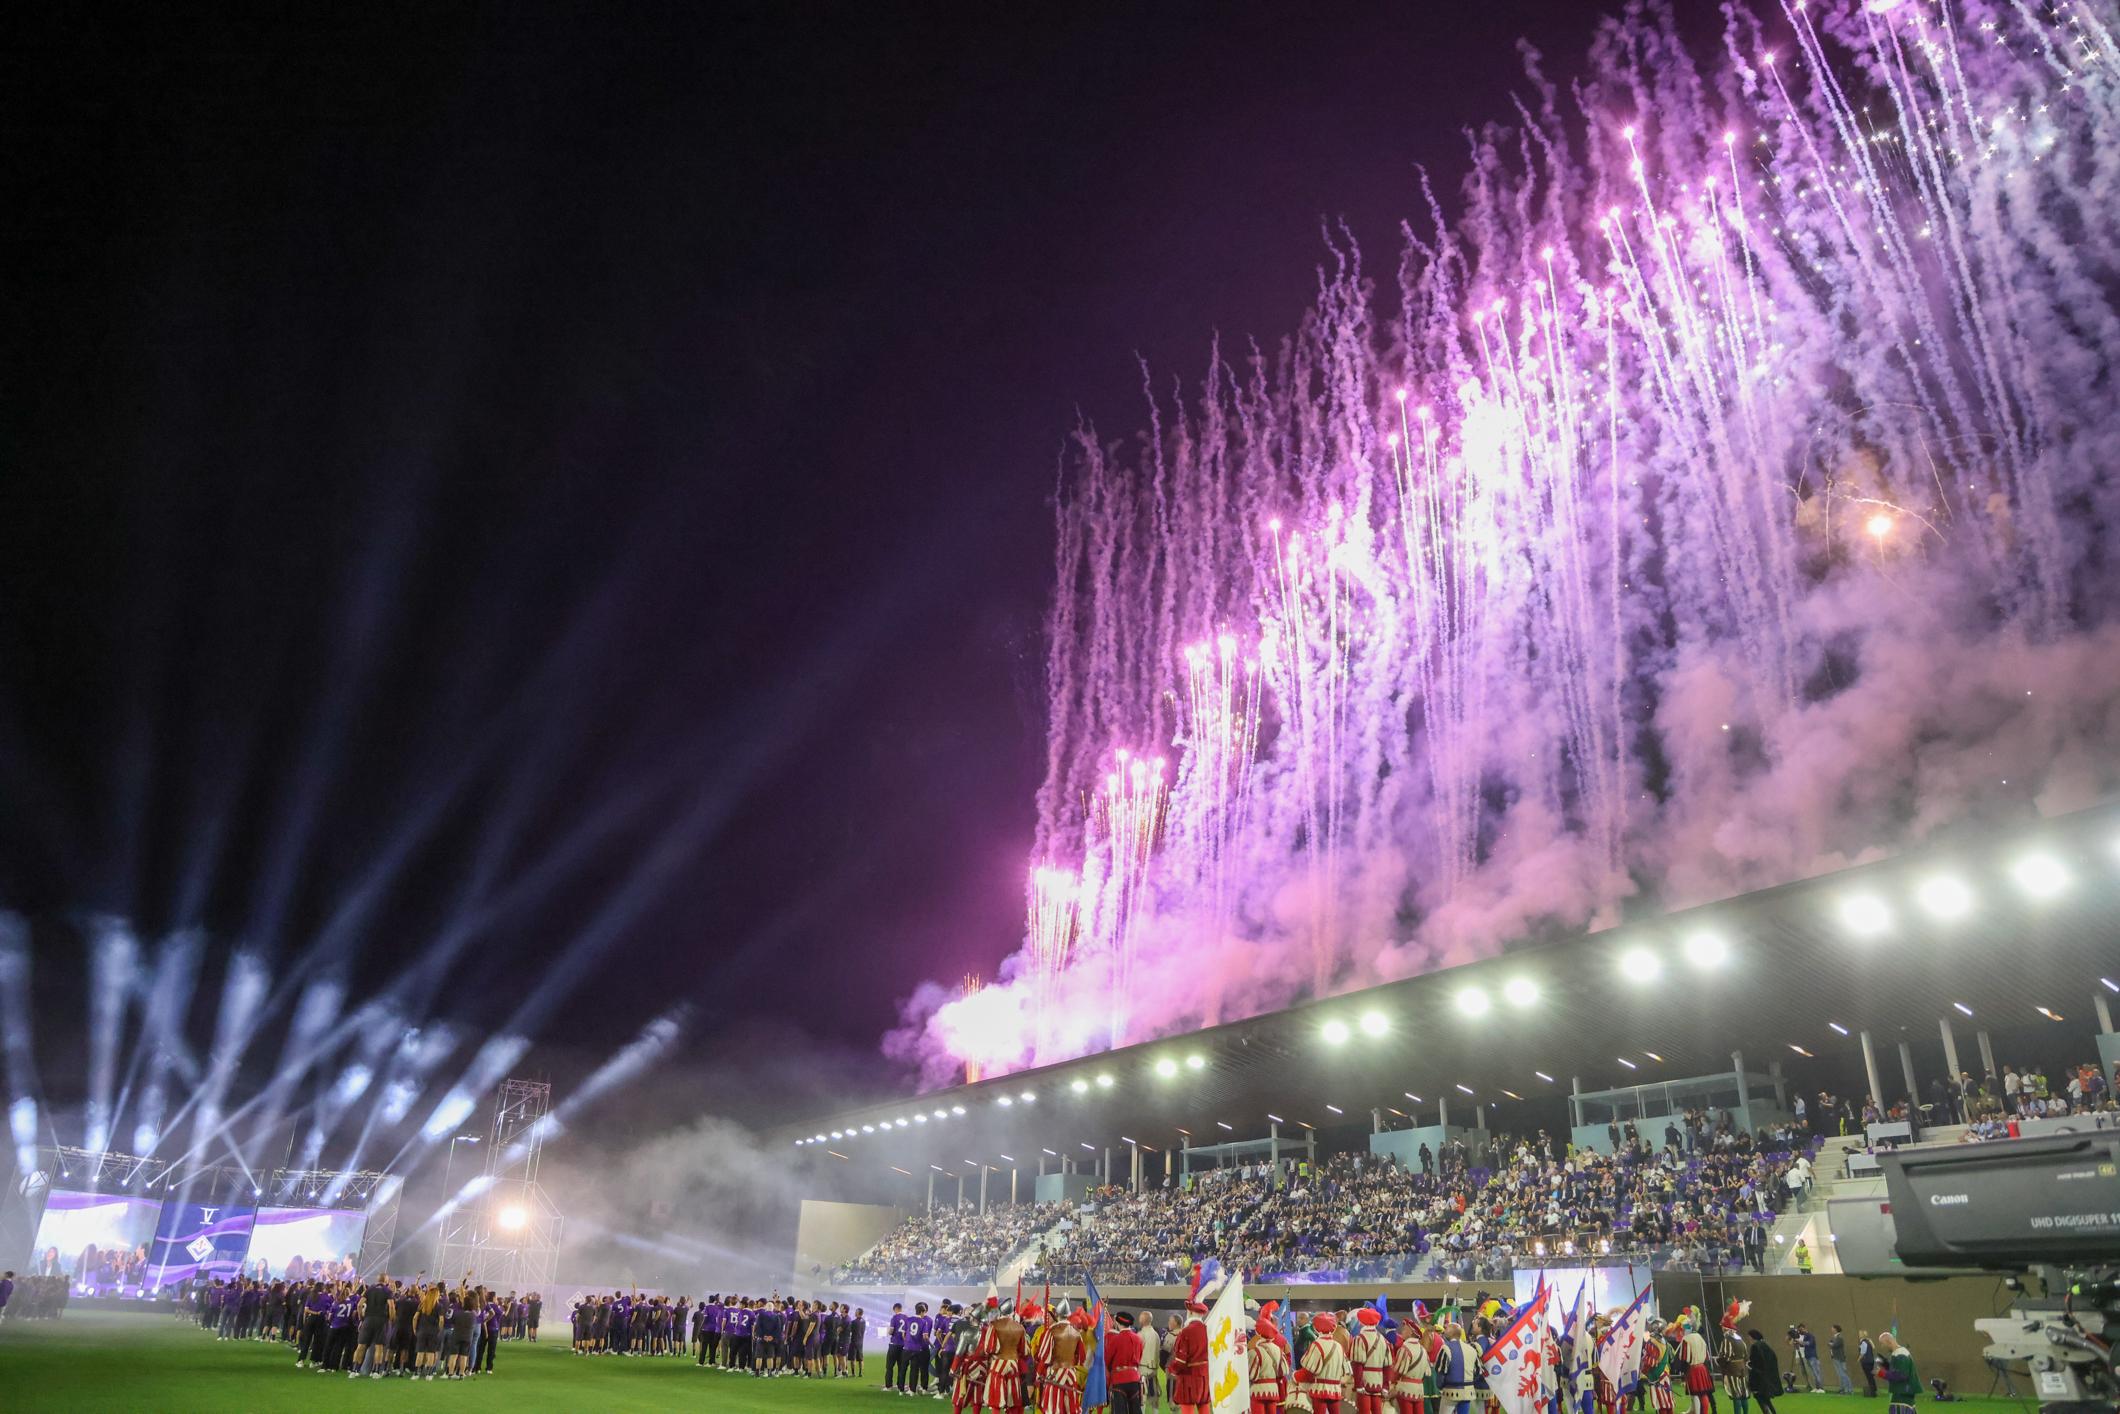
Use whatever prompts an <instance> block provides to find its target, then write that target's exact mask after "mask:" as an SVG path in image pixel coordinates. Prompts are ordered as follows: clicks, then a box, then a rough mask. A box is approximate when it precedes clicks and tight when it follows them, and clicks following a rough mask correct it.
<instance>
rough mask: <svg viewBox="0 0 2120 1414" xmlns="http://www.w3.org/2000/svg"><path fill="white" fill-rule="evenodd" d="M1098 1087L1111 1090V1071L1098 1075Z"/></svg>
mask: <svg viewBox="0 0 2120 1414" xmlns="http://www.w3.org/2000/svg"><path fill="white" fill-rule="evenodd" d="M1097 1088H1098V1089H1099V1090H1109V1089H1111V1088H1112V1077H1111V1072H1110V1071H1105V1072H1104V1073H1103V1074H1101V1075H1099V1076H1098V1077H1097Z"/></svg>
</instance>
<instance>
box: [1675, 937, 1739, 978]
mask: <svg viewBox="0 0 2120 1414" xmlns="http://www.w3.org/2000/svg"><path fill="white" fill-rule="evenodd" d="M1729 960H1730V945H1729V944H1728V943H1725V942H1724V941H1723V940H1722V935H1721V934H1719V933H1709V932H1700V933H1695V934H1693V935H1692V936H1691V937H1689V938H1687V939H1686V961H1688V962H1690V963H1692V964H1693V965H1694V966H1695V967H1696V968H1698V969H1700V970H1701V971H1703V972H1706V971H1708V970H1710V969H1711V968H1716V967H1720V966H1722V965H1723V964H1724V963H1725V962H1728V961H1729Z"/></svg>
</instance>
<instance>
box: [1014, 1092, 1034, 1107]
mask: <svg viewBox="0 0 2120 1414" xmlns="http://www.w3.org/2000/svg"><path fill="white" fill-rule="evenodd" d="M1016 1098H1017V1099H1019V1100H1021V1101H1023V1103H1024V1104H1026V1105H1035V1104H1037V1103H1038V1092H1037V1091H1036V1090H1026V1091H1024V1092H1023V1093H1022V1094H1020V1095H1018V1096H1017V1097H1016Z"/></svg>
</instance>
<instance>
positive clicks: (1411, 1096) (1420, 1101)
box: [1399, 1090, 1428, 1105]
mask: <svg viewBox="0 0 2120 1414" xmlns="http://www.w3.org/2000/svg"><path fill="white" fill-rule="evenodd" d="M1399 1093H1400V1094H1402V1095H1404V1096H1405V1097H1406V1098H1407V1099H1409V1100H1411V1101H1413V1102H1414V1103H1415V1104H1416V1105H1425V1104H1427V1103H1428V1102H1427V1101H1426V1100H1424V1099H1422V1098H1421V1097H1420V1096H1419V1095H1416V1094H1414V1093H1413V1092H1412V1091H1411V1090H1401V1091H1400V1092H1399Z"/></svg>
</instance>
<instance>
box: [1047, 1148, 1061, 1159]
mask: <svg viewBox="0 0 2120 1414" xmlns="http://www.w3.org/2000/svg"><path fill="white" fill-rule="evenodd" d="M1045 1152H1046V1153H1048V1154H1051V1155H1052V1156H1053V1157H1054V1158H1056V1159H1057V1158H1059V1157H1060V1151H1059V1150H1058V1149H1047V1150H1046V1151H1045Z"/></svg>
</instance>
